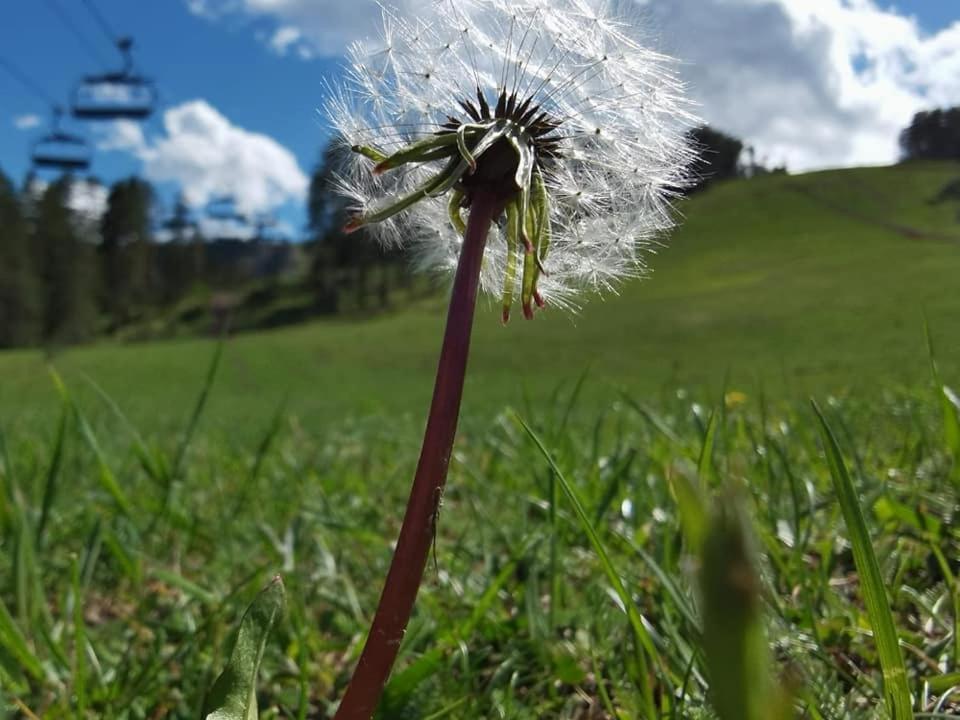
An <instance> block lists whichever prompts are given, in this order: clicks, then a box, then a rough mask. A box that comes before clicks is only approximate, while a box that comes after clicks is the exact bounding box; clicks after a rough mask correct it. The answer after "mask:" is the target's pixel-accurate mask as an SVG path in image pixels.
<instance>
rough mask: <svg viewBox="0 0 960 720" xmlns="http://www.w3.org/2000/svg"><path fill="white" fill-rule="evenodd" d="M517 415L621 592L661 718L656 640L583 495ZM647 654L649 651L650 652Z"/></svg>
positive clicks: (649, 704)
mask: <svg viewBox="0 0 960 720" xmlns="http://www.w3.org/2000/svg"><path fill="white" fill-rule="evenodd" d="M514 418H515V420H516V421H517V422H518V423H519V424H520V426H521V427H522V428H523V430H524V431H525V432H526V433H527V435H528V436H529V437H530V439H531V440H532V441H533V443H534V445H536V446H537V449H538V450H539V451H540V454H541V455H543V457H544V459H545V460H546V461H547V464H548V465H549V466H550V469H551V470H552V471H553V474H554V477H556V479H557V482H558V483H559V484H560V488H561V490H563V494H564V495H566V497H567V500H568V501H569V503H570V504H571V505H572V506H573V510H574V513H575V514H576V516H577V520H579V522H580V526H581V527H582V528H583V531H584V533H585V534H586V535H587V538H588V539H589V541H590V545H591V546H592V547H593V550H594V552H596V553H597V556H598V557H599V558H600V564H601V567H602V568H603V571H604V574H606V576H607V579H608V580H609V581H610V584H611V585H612V586H613V590H614V592H615V593H616V594H617V597H618V598H619V600H620V602H621V603H622V604H623V607H624V610H625V611H626V613H627V619H628V620H629V623H630V627H631V629H632V630H633V634H634V638H635V640H636V642H637V650H638V652H637V661H638V663H639V666H640V675H641V676H642V677H643V678H644V680H643V684H642V691H643V693H644V711H645V713H646V715H647V716H648V717H650V718H655V717H657V711H656V709H655V707H654V701H653V694H652V688H651V687H650V682H649V679H647V678H646V675H647V656H649V658H650V659H651V660H659V654H658V653H657V651H656V648H655V646H654V644H653V639H652V638H651V637H650V633H649V632H648V631H647V629H646V627H645V626H644V624H643V618H642V616H641V615H640V613H639V611H638V610H637V608H636V605H634V603H633V598H631V597H630V594H629V593H628V592H627V589H626V588H625V587H624V585H623V580H621V578H620V575H619V574H618V573H617V571H616V568H614V566H613V562H612V561H611V560H610V556H609V555H608V554H607V550H606V548H605V547H604V545H603V542H602V541H601V540H600V536H599V535H598V534H597V531H596V530H595V529H594V527H593V524H592V523H591V522H590V517H589V516H588V515H587V511H586V509H585V508H584V507H583V503H581V502H580V498H579V496H578V495H577V493H576V491H575V490H574V489H573V486H572V485H571V484H570V483H569V482H567V479H566V477H565V476H564V474H563V472H562V471H561V470H560V468H559V467H558V466H557V463H556V460H554V458H553V455H552V454H551V453H550V451H549V450H547V448H546V447H545V446H544V444H543V442H542V441H541V440H540V437H539V436H538V435H537V434H536V433H535V432H534V431H533V429H532V428H531V427H530V426H529V425H527V423H526V422H524V420H523V418H521V417H520V416H519V415H517V414H515V413H514ZM644 653H646V655H645V654H644Z"/></svg>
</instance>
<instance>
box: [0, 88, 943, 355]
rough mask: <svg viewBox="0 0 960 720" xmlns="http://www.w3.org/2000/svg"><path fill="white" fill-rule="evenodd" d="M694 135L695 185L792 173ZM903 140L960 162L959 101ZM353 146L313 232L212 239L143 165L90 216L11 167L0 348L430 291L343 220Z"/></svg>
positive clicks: (2, 233)
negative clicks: (155, 185)
mask: <svg viewBox="0 0 960 720" xmlns="http://www.w3.org/2000/svg"><path fill="white" fill-rule="evenodd" d="M689 139H690V140H691V142H692V143H693V145H694V146H695V147H696V148H697V149H698V156H699V160H698V163H697V165H696V167H695V169H694V170H695V175H696V182H695V185H694V187H693V188H691V191H692V192H696V191H699V190H703V189H705V188H707V187H709V185H710V184H711V183H713V182H716V181H718V180H724V179H730V178H741V177H753V176H755V175H759V174H765V173H770V172H785V171H786V169H785V168H783V167H777V168H768V167H766V166H765V165H764V164H763V163H761V162H758V161H757V159H756V154H755V153H754V151H753V149H752V148H751V147H750V146H748V145H746V144H745V143H744V142H743V141H742V140H741V139H739V138H737V137H734V136H732V135H729V134H727V133H724V132H722V131H720V130H717V129H715V128H712V127H710V126H701V127H698V128H695V129H693V130H691V131H690V134H689ZM900 145H901V148H902V151H903V157H904V159H907V160H920V159H938V160H943V159H946V160H960V107H955V108H949V109H936V110H929V111H924V112H920V113H917V114H916V115H915V116H914V118H913V120H912V122H911V124H910V125H909V127H907V128H905V129H904V130H903V132H902V133H901V135H900ZM348 152H349V149H347V148H345V147H344V146H343V144H342V143H337V142H332V143H330V144H329V145H328V147H327V148H326V150H325V151H324V152H323V153H322V155H321V157H320V161H319V162H318V163H317V166H316V168H315V169H314V172H313V175H312V178H311V183H310V191H309V196H308V199H307V217H308V226H307V228H306V231H307V237H306V239H305V241H304V242H301V243H289V242H277V241H270V240H266V239H263V238H259V237H254V238H253V239H252V240H250V239H247V240H241V239H237V238H233V239H230V238H222V237H209V238H208V237H204V236H203V235H202V234H201V232H200V230H199V229H198V225H197V224H196V223H194V222H193V221H192V220H191V211H190V208H188V207H187V205H186V204H185V203H184V202H183V201H182V200H180V201H178V202H177V203H176V205H175V206H174V208H173V212H172V213H171V215H170V217H169V218H168V219H167V220H166V221H165V222H164V223H162V224H161V225H159V226H158V225H157V224H156V223H155V222H154V218H155V216H156V214H157V205H158V203H157V200H156V196H155V194H154V191H153V189H152V187H151V186H150V185H149V184H148V183H147V182H145V181H144V180H142V179H139V178H135V177H134V178H127V179H125V180H121V181H119V182H117V183H115V184H114V185H112V186H111V187H110V189H109V194H108V197H107V202H106V209H105V211H104V212H103V214H102V215H101V216H100V217H91V216H88V215H85V214H84V213H81V212H77V211H75V210H73V209H71V193H72V191H73V181H72V180H71V179H70V178H61V179H59V180H57V181H55V182H51V183H50V184H48V185H46V186H41V185H38V184H37V183H35V182H33V181H31V180H29V179H28V181H27V182H25V183H24V185H23V187H21V188H18V187H16V186H15V185H14V184H13V183H12V182H11V181H10V180H9V179H8V178H7V177H6V176H5V175H3V173H2V172H0V347H16V346H31V345H57V344H66V343H74V342H80V341H83V340H87V339H90V338H92V337H94V336H98V335H104V334H107V335H109V334H117V333H123V332H125V331H126V330H128V329H129V328H132V327H141V328H142V327H145V326H147V325H149V323H150V320H151V319H152V318H156V317H157V316H158V315H160V314H165V315H168V316H170V318H171V323H173V324H174V325H176V324H177V323H178V322H181V321H182V323H183V324H184V326H188V329H187V331H188V332H197V331H201V330H203V329H207V328H209V329H210V330H220V329H222V328H223V326H224V325H227V324H231V325H232V326H233V327H238V326H239V327H255V326H264V325H273V324H283V323H286V322H295V321H299V320H303V319H305V318H307V317H310V316H314V315H320V314H331V313H342V312H354V311H361V312H370V311H375V310H379V309H382V308H386V307H389V306H390V305H391V304H392V303H393V302H394V299H395V297H396V295H397V293H398V292H399V293H401V294H403V293H405V294H406V296H407V297H411V296H413V295H415V294H419V293H421V292H426V291H429V290H430V288H431V287H432V286H430V285H429V284H427V285H423V284H421V286H419V287H418V286H417V284H416V282H415V281H414V280H413V278H412V277H411V275H410V273H409V272H408V270H407V266H406V264H405V262H404V260H403V257H402V255H401V253H400V252H399V251H398V250H386V251H385V250H383V249H382V248H380V247H379V246H378V245H377V244H376V243H374V242H371V241H370V240H369V239H368V238H366V237H364V231H363V230H361V231H359V232H358V233H354V234H351V235H346V234H345V233H343V232H342V230H341V228H342V227H343V223H344V217H345V212H346V207H345V204H344V201H343V200H342V199H341V198H340V197H339V196H338V195H337V194H336V193H335V192H333V191H332V188H331V180H332V179H333V178H334V177H335V176H336V174H337V172H338V170H339V169H341V164H342V163H343V162H344V159H345V153H348ZM421 283H422V281H421ZM181 306H182V307H181ZM178 308H180V309H178ZM238 320H239V322H238ZM191 323H192V324H191Z"/></svg>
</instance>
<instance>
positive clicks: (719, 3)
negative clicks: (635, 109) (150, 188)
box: [0, 0, 960, 230]
mask: <svg viewBox="0 0 960 720" xmlns="http://www.w3.org/2000/svg"><path fill="white" fill-rule="evenodd" d="M90 1H91V2H92V3H93V4H94V5H95V7H96V8H97V9H98V10H99V11H100V12H101V14H102V15H103V17H104V18H105V19H106V20H107V22H108V24H109V25H110V26H111V27H112V28H113V29H114V30H115V32H118V33H120V34H130V35H132V36H133V37H134V38H135V40H136V48H135V59H136V63H137V67H138V69H139V70H140V71H141V72H143V73H144V74H146V75H150V76H152V77H153V78H155V80H156V82H157V85H158V87H159V90H160V93H161V107H160V109H159V111H158V113H156V114H155V115H154V117H153V118H151V119H150V121H148V122H147V123H145V124H144V125H143V127H142V128H141V130H142V133H140V134H138V133H137V132H136V128H130V127H126V128H120V129H115V128H112V126H104V125H100V126H99V128H91V127H89V124H88V125H87V126H85V127H86V128H87V131H88V134H89V136H90V137H91V140H92V142H94V143H98V144H100V145H101V146H104V147H106V146H110V147H113V148H114V149H113V150H108V149H101V150H99V151H98V152H97V153H96V155H95V159H94V165H93V169H92V173H93V174H94V175H95V176H97V177H98V178H100V179H101V180H102V181H103V182H106V183H109V182H112V181H114V180H116V179H118V178H121V177H124V176H126V175H129V174H131V173H136V172H139V173H143V174H146V175H147V176H148V177H149V178H150V179H151V180H152V181H154V182H155V183H156V184H157V185H158V186H159V187H160V188H161V191H162V192H161V194H162V195H163V196H164V197H165V198H167V199H169V198H170V197H172V194H173V193H174V191H175V190H177V189H179V188H181V187H186V188H187V189H188V191H189V194H190V197H191V200H192V201H193V202H194V203H195V204H196V205H198V206H199V205H201V204H202V201H203V200H204V199H205V198H208V197H210V196H212V195H214V194H217V193H218V192H233V193H235V194H239V196H240V197H241V198H242V201H243V203H244V204H245V206H246V207H247V208H248V209H250V210H260V211H268V210H269V211H273V212H274V213H275V214H276V215H277V216H278V217H279V218H280V219H281V220H283V221H284V222H285V223H286V224H287V226H288V227H289V228H291V229H293V230H298V229H299V228H301V227H302V225H303V222H304V213H303V209H302V197H303V192H304V189H305V186H304V181H305V178H306V176H307V175H309V172H310V170H311V168H312V167H313V165H314V163H315V161H316V158H317V157H318V154H319V152H320V150H321V148H322V145H323V142H324V137H325V131H324V127H323V123H322V119H321V118H320V116H319V115H318V114H317V111H316V110H317V108H318V107H319V106H320V105H321V104H322V102H323V83H324V81H325V80H327V79H331V78H332V79H335V78H336V75H337V73H338V67H339V64H340V62H341V61H340V60H339V59H338V57H337V56H338V54H339V53H340V52H341V51H342V47H343V46H344V45H346V44H347V43H348V42H349V41H351V40H353V39H356V38H358V37H362V36H364V35H366V34H367V33H368V32H369V31H370V30H371V29H373V28H374V26H375V18H376V16H377V13H376V9H375V7H374V5H373V2H372V0H351V1H350V2H344V0H284V2H273V1H272V0H155V1H154V0H152V1H150V2H143V1H137V2H133V1H131V0H90ZM636 1H637V2H638V4H640V5H641V6H642V7H645V8H646V9H647V10H648V14H649V16H650V18H651V21H652V24H653V26H654V28H655V30H656V33H657V34H658V35H659V37H660V38H661V41H662V45H663V47H664V48H665V49H667V50H668V51H669V52H671V53H673V54H675V55H677V56H679V57H681V59H683V60H684V64H685V67H686V70H685V72H687V73H688V75H689V77H688V78H687V80H688V83H689V84H690V86H691V92H692V93H693V95H694V97H695V98H696V99H697V100H698V102H699V103H700V106H701V115H702V116H703V117H704V118H705V119H706V120H708V121H711V122H712V123H714V124H716V125H717V126H719V127H721V128H723V129H728V130H729V131H731V132H735V133H737V134H738V135H740V136H742V137H745V138H747V139H748V140H749V141H750V142H753V143H754V144H756V146H757V148H758V150H759V152H760V154H761V156H762V157H765V158H767V159H768V160H769V161H771V162H786V163H787V164H788V165H789V166H790V167H791V169H806V168H814V167H825V166H836V165H851V164H861V163H871V162H876V163H881V162H890V161H892V160H894V159H895V153H896V147H895V134H896V130H897V128H899V127H902V125H903V124H904V119H905V118H909V117H910V115H912V113H913V112H915V111H916V110H917V109H919V108H920V107H924V106H929V105H934V104H946V103H951V104H960V81H958V80H957V77H958V76H960V23H958V19H960V0H897V1H896V2H894V3H890V2H876V3H875V2H872V1H871V0H636ZM400 2H401V4H402V5H405V6H406V7H413V8H416V7H423V6H424V4H425V0H400ZM58 8H59V10H60V12H62V13H63V14H65V15H66V16H68V18H69V19H70V22H71V24H72V25H73V26H74V28H75V29H76V31H77V32H79V34H80V36H81V37H82V41H81V40H79V39H78V38H77V37H76V36H75V34H74V32H73V31H72V30H71V29H70V28H69V27H67V26H66V25H65V24H64V23H63V22H62V20H61V18H60V16H59V15H58V12H57V9H58ZM909 16H915V17H916V19H917V22H918V25H914V24H913V23H911V22H910V21H909V19H908V18H909ZM0 17H2V18H3V21H2V22H0V59H3V60H6V61H8V62H12V63H14V64H15V65H16V66H17V67H18V68H20V69H21V70H22V71H23V72H24V73H26V74H28V75H29V77H30V78H31V79H32V80H33V81H34V82H35V83H36V84H37V85H38V86H39V87H40V88H41V89H42V91H43V92H44V93H45V94H49V95H51V96H53V98H54V99H56V100H58V101H66V98H67V97H68V94H69V92H70V90H71V88H72V87H73V85H74V83H76V81H77V79H78V78H79V76H80V75H81V74H83V73H90V72H100V71H103V70H105V69H108V68H112V67H113V66H115V65H117V64H118V55H117V53H116V51H115V50H114V49H113V48H112V47H111V45H110V44H109V42H108V40H107V38H106V37H105V35H104V33H103V31H102V30H101V29H100V27H99V26H98V25H97V23H96V22H95V20H94V18H93V17H92V15H91V14H90V12H89V11H88V9H87V0H8V2H6V3H4V8H3V9H2V15H0ZM725 21H727V22H729V24H730V26H731V27H737V28H743V27H744V26H748V27H749V29H750V30H751V32H748V33H740V34H739V36H736V37H731V35H736V33H725V32H716V33H714V32H711V29H712V28H723V27H724V22H725ZM778 33H779V34H778ZM844 55H847V56H848V62H847V63H846V65H847V66H846V67H844V62H843V57H844ZM864 58H866V60H865V59H864ZM918 65H919V66H922V68H923V72H922V73H918V72H917V71H916V68H915V66H918ZM747 76H749V77H750V82H749V87H750V90H749V91H748V92H747V91H745V90H744V87H745V83H744V77H747ZM771 98H776V99H777V101H778V103H779V104H778V107H780V108H781V111H782V117H771V112H770V111H769V106H770V102H771ZM48 115H49V108H48V106H47V104H46V103H45V102H44V101H43V100H41V99H40V98H38V97H36V96H35V95H34V94H31V93H30V92H28V91H27V90H26V89H25V88H23V87H22V86H21V85H20V84H19V83H18V82H17V81H16V80H15V79H14V78H12V77H10V75H9V74H8V73H6V72H5V71H4V70H3V69H2V68H0V124H2V127H3V131H2V132H0V168H2V169H3V171H4V172H6V173H7V174H8V175H10V176H11V177H12V178H14V179H15V180H17V181H19V180H20V179H22V177H23V175H24V173H25V172H26V170H27V168H28V165H29V162H28V151H29V143H30V141H31V139H32V138H34V137H36V136H37V134H38V133H41V132H42V130H43V127H44V124H45V123H46V122H47V120H48ZM774 115H775V114H774ZM31 116H36V117H31ZM36 118H39V119H40V121H41V124H40V125H36V122H37V119H36ZM790 118H794V119H796V118H802V121H799V122H793V123H791V122H790ZM30 125H33V126H32V127H29V126H30ZM198 125H200V126H202V128H201V131H199V134H197V132H194V136H193V142H194V144H193V145H191V144H190V142H188V138H187V139H185V135H189V134H190V133H191V132H193V131H194V130H195V129H196V126H198ZM18 126H28V127H23V128H22V129H21V128H20V127H18ZM121 130H122V131H123V132H121ZM204 133H206V135H204ZM207 136H209V137H210V138H213V139H212V140H211V143H212V144H211V148H219V149H222V155H224V156H230V157H221V158H219V159H217V160H216V161H212V160H207V161H201V160H199V159H197V158H191V157H190V156H191V153H192V152H193V151H191V148H196V147H197V145H196V143H198V142H199V143H200V144H201V145H202V144H203V142H204V140H203V139H204V138H205V137H207ZM217 143H221V144H217ZM193 154H194V155H195V154H196V153H195V152H193ZM191 160H194V162H193V163H191ZM234 160H236V162H234ZM203 162H207V164H208V165H209V164H211V163H213V164H219V167H216V168H213V169H211V168H209V167H207V165H204V164H203ZM241 175H242V176H243V178H244V179H243V182H242V183H241V182H240V180H238V176H241ZM238 183H239V184H238Z"/></svg>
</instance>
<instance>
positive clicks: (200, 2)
mask: <svg viewBox="0 0 960 720" xmlns="http://www.w3.org/2000/svg"><path fill="white" fill-rule="evenodd" d="M385 4H389V5H392V6H398V7H400V8H408V9H413V8H419V9H420V10H421V11H423V10H426V9H427V8H429V5H430V0H393V2H388V3H385ZM380 5H381V3H380V2H379V0H187V7H188V9H189V10H190V11H191V12H193V13H194V14H196V15H199V16H202V17H206V18H208V19H218V18H222V17H224V16H226V15H236V14H246V15H249V16H252V17H255V18H266V19H267V20H269V21H273V22H275V23H276V27H275V29H274V31H273V32H272V33H271V34H269V35H268V36H267V37H266V41H267V44H268V45H269V46H270V47H271V49H273V50H274V51H275V52H278V53H280V54H281V55H282V54H285V53H288V52H295V53H296V54H297V55H299V56H300V57H301V58H303V59H309V58H312V57H315V56H317V55H322V56H332V55H339V54H340V53H342V52H343V50H344V49H346V47H347V46H348V45H349V44H350V43H351V42H353V41H354V40H357V39H359V38H363V37H365V36H367V35H369V34H371V33H373V32H374V31H375V30H376V29H377V27H378V26H379V24H380V15H381V13H380Z"/></svg>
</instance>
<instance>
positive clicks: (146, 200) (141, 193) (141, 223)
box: [100, 178, 156, 326]
mask: <svg viewBox="0 0 960 720" xmlns="http://www.w3.org/2000/svg"><path fill="white" fill-rule="evenodd" d="M152 200H153V191H152V189H151V188H150V185H149V184H148V183H146V182H144V181H143V180H140V179H138V178H128V179H127V180H121V181H119V182H117V183H115V184H114V185H113V187H111V188H110V196H109V198H108V200H107V210H106V212H105V213H104V215H103V219H102V220H101V223H100V231H101V235H102V242H101V245H100V267H101V278H102V282H103V292H102V295H101V297H102V307H103V309H104V311H105V312H106V313H107V315H108V316H109V317H110V318H111V321H112V324H113V325H114V326H118V325H123V324H124V323H126V322H128V321H129V320H130V319H131V318H132V317H133V316H134V315H135V313H136V311H137V310H140V309H142V308H143V307H144V306H146V305H148V304H149V303H150V302H151V301H152V300H153V299H154V295H155V284H156V283H155V279H156V278H155V274H156V273H155V271H154V258H153V248H152V242H151V237H150V209H151V204H152Z"/></svg>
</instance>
